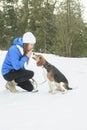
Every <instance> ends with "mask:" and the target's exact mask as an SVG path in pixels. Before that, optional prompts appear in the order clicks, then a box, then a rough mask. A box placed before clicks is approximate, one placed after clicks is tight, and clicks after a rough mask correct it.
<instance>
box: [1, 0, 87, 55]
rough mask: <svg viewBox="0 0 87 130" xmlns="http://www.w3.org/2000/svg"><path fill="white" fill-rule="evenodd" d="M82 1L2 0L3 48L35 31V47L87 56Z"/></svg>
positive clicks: (43, 51)
mask: <svg viewBox="0 0 87 130" xmlns="http://www.w3.org/2000/svg"><path fill="white" fill-rule="evenodd" d="M83 10H84V9H83V7H82V5H81V3H80V1H79V0H63V1H60V0H20V1H19V0H0V50H7V49H8V48H9V46H10V45H11V44H12V41H13V40H14V38H16V37H22V35H23V34H24V33H25V32H27V31H31V32H33V33H34V35H35V36H36V39H37V44H36V45H35V48H34V49H35V50H34V51H37V52H41V53H51V54H56V55H60V56H66V57H86V56H87V22H86V21H84V19H83Z"/></svg>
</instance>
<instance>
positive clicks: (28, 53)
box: [26, 49, 32, 57]
mask: <svg viewBox="0 0 87 130" xmlns="http://www.w3.org/2000/svg"><path fill="white" fill-rule="evenodd" d="M31 55H32V49H31V50H29V51H27V53H26V56H28V57H30V56H31Z"/></svg>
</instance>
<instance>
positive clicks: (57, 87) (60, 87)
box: [32, 53, 72, 94]
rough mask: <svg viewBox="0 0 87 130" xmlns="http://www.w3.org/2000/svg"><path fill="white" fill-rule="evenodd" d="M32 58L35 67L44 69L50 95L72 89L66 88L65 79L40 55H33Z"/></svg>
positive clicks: (66, 81)
mask: <svg viewBox="0 0 87 130" xmlns="http://www.w3.org/2000/svg"><path fill="white" fill-rule="evenodd" d="M32 58H33V59H35V60H36V64H37V66H43V68H45V70H46V72H47V74H46V77H47V80H48V85H49V92H50V93H52V94H55V93H57V92H58V91H62V92H65V91H66V90H71V89H72V88H70V87H69V86H68V80H67V79H66V77H65V76H64V75H63V74H62V73H61V72H60V71H59V70H58V69H57V68H56V67H55V66H53V65H52V64H50V63H49V62H48V61H47V60H46V59H45V58H44V57H43V56H42V55H39V54H35V53H34V54H33V57H32Z"/></svg>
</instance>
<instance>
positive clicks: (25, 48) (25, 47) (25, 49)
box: [23, 44, 29, 55]
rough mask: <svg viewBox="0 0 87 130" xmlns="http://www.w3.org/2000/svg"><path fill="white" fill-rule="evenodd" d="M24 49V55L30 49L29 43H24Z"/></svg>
mask: <svg viewBox="0 0 87 130" xmlns="http://www.w3.org/2000/svg"><path fill="white" fill-rule="evenodd" d="M23 51H24V55H26V54H27V52H28V51H29V50H28V44H24V47H23Z"/></svg>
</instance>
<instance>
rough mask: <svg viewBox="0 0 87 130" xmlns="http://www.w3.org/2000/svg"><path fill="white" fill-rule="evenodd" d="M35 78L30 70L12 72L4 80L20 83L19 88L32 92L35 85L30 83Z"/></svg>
mask: <svg viewBox="0 0 87 130" xmlns="http://www.w3.org/2000/svg"><path fill="white" fill-rule="evenodd" d="M33 76H34V72H33V71H30V70H22V69H20V70H12V71H10V72H9V73H7V74H6V75H4V76H3V77H4V79H5V80H7V81H12V80H14V81H15V82H16V83H18V86H19V87H21V88H23V89H25V90H27V91H32V90H33V85H32V84H31V82H30V81H29V79H31V78H32V77H33Z"/></svg>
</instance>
